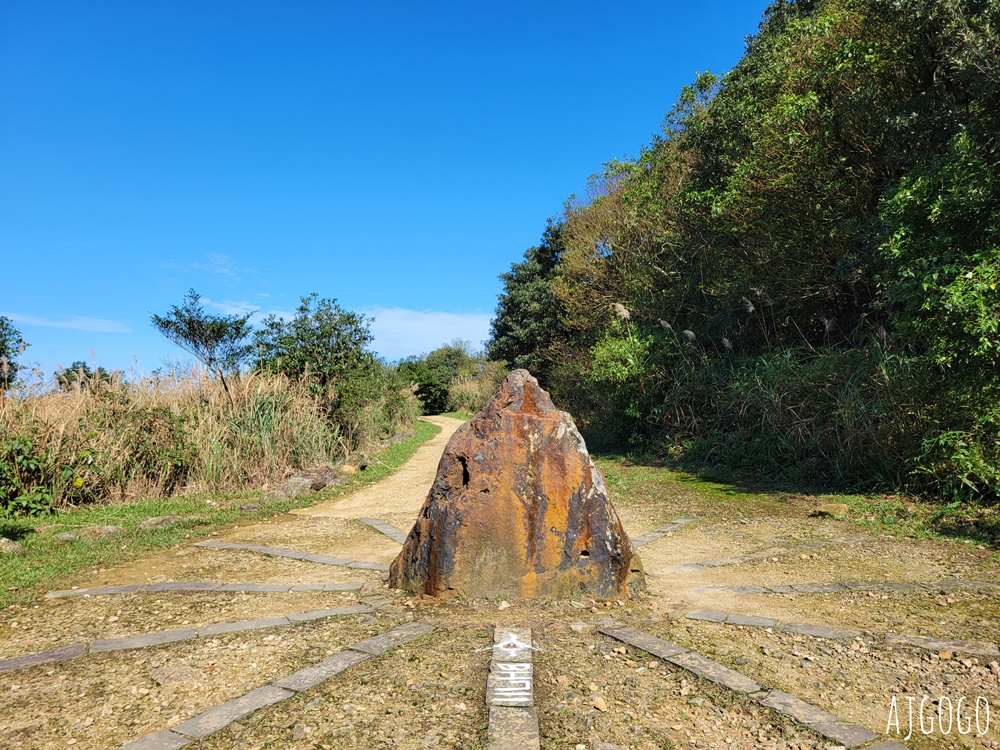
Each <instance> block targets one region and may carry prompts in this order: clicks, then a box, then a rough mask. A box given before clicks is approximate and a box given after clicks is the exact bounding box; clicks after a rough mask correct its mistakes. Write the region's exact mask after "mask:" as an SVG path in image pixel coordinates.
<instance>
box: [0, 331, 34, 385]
mask: <svg viewBox="0 0 1000 750" xmlns="http://www.w3.org/2000/svg"><path fill="white" fill-rule="evenodd" d="M28 346H29V344H28V342H26V341H25V340H24V337H23V336H21V332H20V331H19V330H17V329H16V328H15V327H14V325H13V322H12V321H11V319H10V318H5V317H4V316H2V315H0V398H2V397H3V396H4V395H5V394H6V393H7V391H8V390H10V388H11V387H13V386H14V385H15V384H16V383H17V381H18V378H19V375H20V372H21V370H22V369H24V367H23V365H21V362H20V357H21V355H22V354H24V350H25V349H27V348H28Z"/></svg>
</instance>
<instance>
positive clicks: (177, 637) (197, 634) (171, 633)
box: [0, 604, 398, 672]
mask: <svg viewBox="0 0 1000 750" xmlns="http://www.w3.org/2000/svg"><path fill="white" fill-rule="evenodd" d="M370 611H371V608H369V607H368V606H366V605H364V604H357V605H350V606H345V607H333V608H331V609H317V610H312V611H310V612H296V613H293V614H290V615H285V616H282V617H268V618H265V619H260V620H242V621H238V622H220V623H216V624H213V625H205V626H203V627H199V628H198V629H197V630H195V629H193V628H182V629H179V630H160V631H156V632H153V633H142V634H140V635H135V636H127V637H124V638H109V639H105V640H95V641H91V642H90V643H76V644H72V645H69V646H62V647H60V648H55V649H51V650H49V651H39V652H38V653H34V654H25V655H24V656H14V657H10V658H8V659H0V672H7V671H10V670H12V669H20V668H21V667H31V666H35V665H36V664H46V663H48V662H53V661H65V660H67V659H75V658H77V657H79V656H83V655H84V654H85V653H87V651H88V650H89V651H90V652H91V653H101V652H104V651H124V650H128V649H137V648H146V647H148V646H159V645H161V644H164V643H175V642H177V641H185V640H191V639H193V638H207V637H210V636H215V635H220V634H222V633H235V632H241V631H245V630H257V629H260V628H272V627H281V626H283V625H294V624H296V623H299V622H309V621H311V620H319V619H322V618H325V617H336V616H339V615H355V614H362V613H364V612H370ZM397 630H398V628H397Z"/></svg>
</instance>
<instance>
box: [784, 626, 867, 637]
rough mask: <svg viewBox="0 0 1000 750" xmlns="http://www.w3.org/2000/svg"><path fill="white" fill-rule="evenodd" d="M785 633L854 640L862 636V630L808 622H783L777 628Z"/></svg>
mask: <svg viewBox="0 0 1000 750" xmlns="http://www.w3.org/2000/svg"><path fill="white" fill-rule="evenodd" d="M777 629H778V630H779V631H781V632H783V633H798V634H799V635H811V636H812V637H814V638H829V639H830V640H835V641H837V640H849V641H850V640H854V639H855V638H859V637H860V636H861V631H860V630H848V629H847V628H831V627H828V626H826V625H813V624H811V623H808V622H783V623H781V624H780V625H778V628H777Z"/></svg>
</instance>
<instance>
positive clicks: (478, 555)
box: [389, 370, 644, 599]
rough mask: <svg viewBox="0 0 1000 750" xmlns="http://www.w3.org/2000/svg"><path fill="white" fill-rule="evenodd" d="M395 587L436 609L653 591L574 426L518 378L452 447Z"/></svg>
mask: <svg viewBox="0 0 1000 750" xmlns="http://www.w3.org/2000/svg"><path fill="white" fill-rule="evenodd" d="M389 585H390V586H392V587H393V588H400V589H405V590H407V591H409V592H411V593H421V594H428V595H431V596H436V597H450V596H455V595H458V594H465V595H469V596H501V595H506V596H511V597H520V598H529V599H530V598H541V597H557V598H565V597H569V596H573V595H580V594H589V595H591V596H596V597H599V598H612V597H617V596H621V595H624V594H626V593H628V591H629V589H630V587H632V588H641V587H642V586H643V585H644V579H643V573H642V565H641V563H640V562H639V558H638V556H637V555H636V554H635V549H634V546H633V544H632V542H631V541H630V540H629V538H628V536H627V535H626V534H625V530H624V529H623V528H622V524H621V521H620V520H619V518H618V514H617V513H616V512H615V510H614V507H613V506H612V504H611V500H610V498H609V497H608V491H607V487H606V485H605V482H604V477H603V476H601V473H600V471H598V470H597V468H596V467H595V466H594V463H593V461H592V460H591V458H590V456H589V454H588V453H587V447H586V445H585V444H584V441H583V437H582V436H581V435H580V433H579V431H578V430H577V429H576V425H575V424H574V423H573V418H572V417H571V416H570V415H569V414H566V413H565V412H561V411H558V410H557V409H556V408H555V407H554V406H553V405H552V400H551V399H550V398H549V394H548V393H546V392H545V391H543V390H542V389H541V388H540V387H539V385H538V381H536V380H535V379H534V378H533V377H532V376H531V375H530V374H529V373H528V372H527V371H526V370H515V371H514V372H512V373H511V374H510V375H509V376H508V377H507V379H506V380H505V381H504V383H503V385H502V386H501V387H500V389H499V390H498V391H497V393H496V395H494V396H493V399H492V400H491V401H490V403H489V404H488V405H487V406H486V408H485V409H483V411H481V412H480V413H479V414H477V415H476V416H475V417H473V418H472V419H471V420H470V421H469V422H467V423H466V424H464V425H463V426H462V427H460V428H459V430H458V431H457V432H456V433H455V434H454V435H453V436H452V438H451V440H450V441H449V443H448V446H447V447H446V448H445V451H444V455H443V456H442V457H441V462H440V463H439V465H438V471H437V476H436V478H435V480H434V484H433V486H432V487H431V490H430V493H429V494H428V496H427V499H426V500H425V501H424V505H423V507H422V508H421V510H420V514H419V517H418V518H417V521H416V523H415V524H414V526H413V529H412V530H411V531H410V533H409V535H408V536H407V538H406V542H405V543H404V545H403V549H402V551H401V552H400V554H399V556H398V557H397V558H396V560H395V561H394V562H393V563H392V565H391V566H390V570H389Z"/></svg>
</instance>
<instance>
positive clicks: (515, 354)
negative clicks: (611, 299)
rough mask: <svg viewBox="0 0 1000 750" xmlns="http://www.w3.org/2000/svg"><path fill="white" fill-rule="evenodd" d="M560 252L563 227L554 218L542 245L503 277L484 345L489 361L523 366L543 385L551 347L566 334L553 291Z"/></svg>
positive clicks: (561, 249)
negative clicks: (541, 381)
mask: <svg viewBox="0 0 1000 750" xmlns="http://www.w3.org/2000/svg"><path fill="white" fill-rule="evenodd" d="M562 251H563V244H562V227H561V225H560V224H558V223H556V222H554V221H552V220H550V221H549V223H548V225H547V226H546V227H545V232H544V233H543V234H542V240H541V242H539V243H538V245H536V246H535V247H530V248H528V250H527V251H525V253H524V260H523V261H521V262H520V263H514V264H513V265H512V266H511V269H510V271H508V272H507V273H504V274H501V275H500V279H501V280H502V281H503V292H501V293H500V298H499V300H498V302H497V308H496V314H495V316H494V318H493V321H492V323H491V327H490V339H489V341H487V342H486V353H487V356H488V357H489V359H491V360H494V361H504V362H508V363H509V364H510V366H511V367H515V368H517V367H523V368H525V369H526V370H529V371H530V372H531V373H532V374H534V375H535V376H536V377H539V378H542V380H543V381H544V379H545V376H546V375H547V373H548V366H549V362H548V359H547V357H548V356H550V355H551V352H549V347H550V345H551V344H552V343H553V342H554V341H556V340H558V339H559V338H560V337H561V336H562V335H563V334H564V333H565V328H564V326H563V325H562V323H561V321H560V320H559V305H558V303H557V301H556V298H555V295H553V293H552V279H553V278H554V276H555V273H556V269H557V266H558V264H559V258H560V255H561V254H562Z"/></svg>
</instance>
